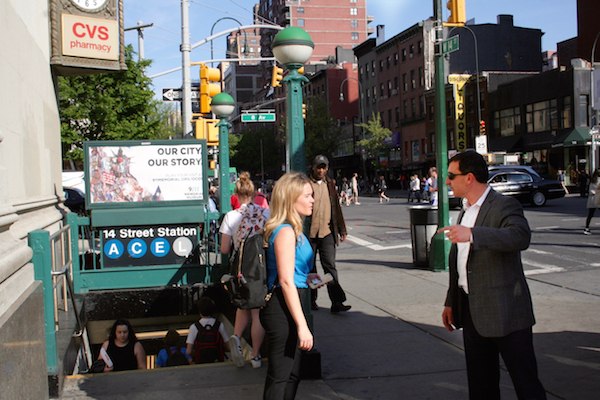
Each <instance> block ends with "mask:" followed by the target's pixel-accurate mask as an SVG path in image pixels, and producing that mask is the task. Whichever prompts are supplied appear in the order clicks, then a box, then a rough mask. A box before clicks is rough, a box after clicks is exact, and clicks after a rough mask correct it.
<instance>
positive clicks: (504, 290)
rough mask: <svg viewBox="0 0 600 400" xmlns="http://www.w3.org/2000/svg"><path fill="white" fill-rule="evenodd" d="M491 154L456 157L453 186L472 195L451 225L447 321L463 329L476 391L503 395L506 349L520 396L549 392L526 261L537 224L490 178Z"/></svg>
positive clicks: (488, 398)
mask: <svg viewBox="0 0 600 400" xmlns="http://www.w3.org/2000/svg"><path fill="white" fill-rule="evenodd" d="M487 179H488V169H487V165H486V162H485V160H484V159H483V157H482V156H481V155H480V154H478V153H476V152H475V151H465V152H463V153H459V154H457V155H455V156H454V157H452V158H451V159H450V163H449V165H448V177H447V179H446V185H448V186H450V187H451V188H452V190H453V191H454V195H455V196H457V197H463V198H464V199H465V206H464V209H463V210H462V211H461V213H460V214H459V217H458V221H457V222H458V224H457V225H451V226H447V227H443V228H441V229H439V230H438V233H445V234H446V235H447V237H448V239H449V240H450V241H451V242H452V247H451V249H450V286H449V289H448V295H447V297H446V303H445V307H444V312H443V314H442V320H443V323H444V326H446V328H447V329H448V330H449V331H453V330H454V329H455V328H461V327H462V328H463V340H464V345H465V357H466V361H467V377H468V381H469V398H470V399H471V400H473V399H482V400H483V399H485V400H493V399H500V387H499V384H500V366H499V357H498V356H499V354H501V355H502V358H503V360H504V363H505V365H506V367H507V369H508V372H509V373H510V376H511V379H512V381H513V384H514V386H515V390H516V392H517V397H518V398H519V399H546V393H545V391H544V388H543V386H542V384H541V382H540V380H539V379H538V373H537V362H536V359H535V353H534V350H533V334H532V329H531V327H532V326H533V324H535V318H534V316H533V307H532V303H531V294H530V292H529V287H528V286H527V281H526V280H525V274H524V272H523V264H522V263H521V251H523V250H525V249H527V247H529V241H530V239H531V231H530V230H529V224H528V223H527V220H526V219H525V216H524V215H523V208H522V207H521V205H520V204H519V202H518V201H516V200H515V199H513V198H510V197H505V196H503V195H501V194H498V193H496V192H495V191H494V190H492V189H491V188H490V187H489V186H488V185H487Z"/></svg>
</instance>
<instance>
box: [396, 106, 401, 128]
mask: <svg viewBox="0 0 600 400" xmlns="http://www.w3.org/2000/svg"><path fill="white" fill-rule="evenodd" d="M399 125H400V107H396V126H399Z"/></svg>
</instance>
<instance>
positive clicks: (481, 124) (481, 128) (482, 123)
mask: <svg viewBox="0 0 600 400" xmlns="http://www.w3.org/2000/svg"><path fill="white" fill-rule="evenodd" d="M479 134H480V135H485V121H484V120H481V121H479Z"/></svg>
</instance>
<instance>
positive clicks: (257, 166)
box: [229, 128, 282, 177]
mask: <svg viewBox="0 0 600 400" xmlns="http://www.w3.org/2000/svg"><path fill="white" fill-rule="evenodd" d="M261 154H262V159H261ZM229 157H230V164H231V165H232V166H235V167H236V168H237V170H238V171H248V172H249V173H250V176H251V177H254V176H256V175H257V174H260V173H261V172H262V170H261V163H262V169H264V171H265V173H268V172H269V171H271V172H274V171H280V170H281V162H282V159H281V143H280V142H279V141H278V140H277V139H276V138H275V136H274V135H273V130H272V129H269V128H263V129H259V130H258V131H255V132H253V131H244V132H242V133H240V134H235V135H234V134H230V135H229Z"/></svg>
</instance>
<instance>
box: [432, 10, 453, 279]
mask: <svg viewBox="0 0 600 400" xmlns="http://www.w3.org/2000/svg"><path fill="white" fill-rule="evenodd" d="M433 17H434V20H435V28H434V29H435V145H436V160H437V170H438V226H439V227H440V228H441V227H443V226H448V225H450V210H449V207H448V190H446V185H445V180H446V176H448V140H447V133H446V132H447V131H446V79H445V74H444V56H443V54H442V48H441V47H442V40H443V39H444V27H443V22H442V0H433ZM432 240H433V241H435V243H434V244H433V246H434V249H435V251H434V254H433V270H434V271H444V270H446V269H447V265H448V264H447V262H446V261H447V259H448V254H450V242H449V241H448V240H446V235H445V234H443V233H442V234H436V235H434V236H433V239H432Z"/></svg>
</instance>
